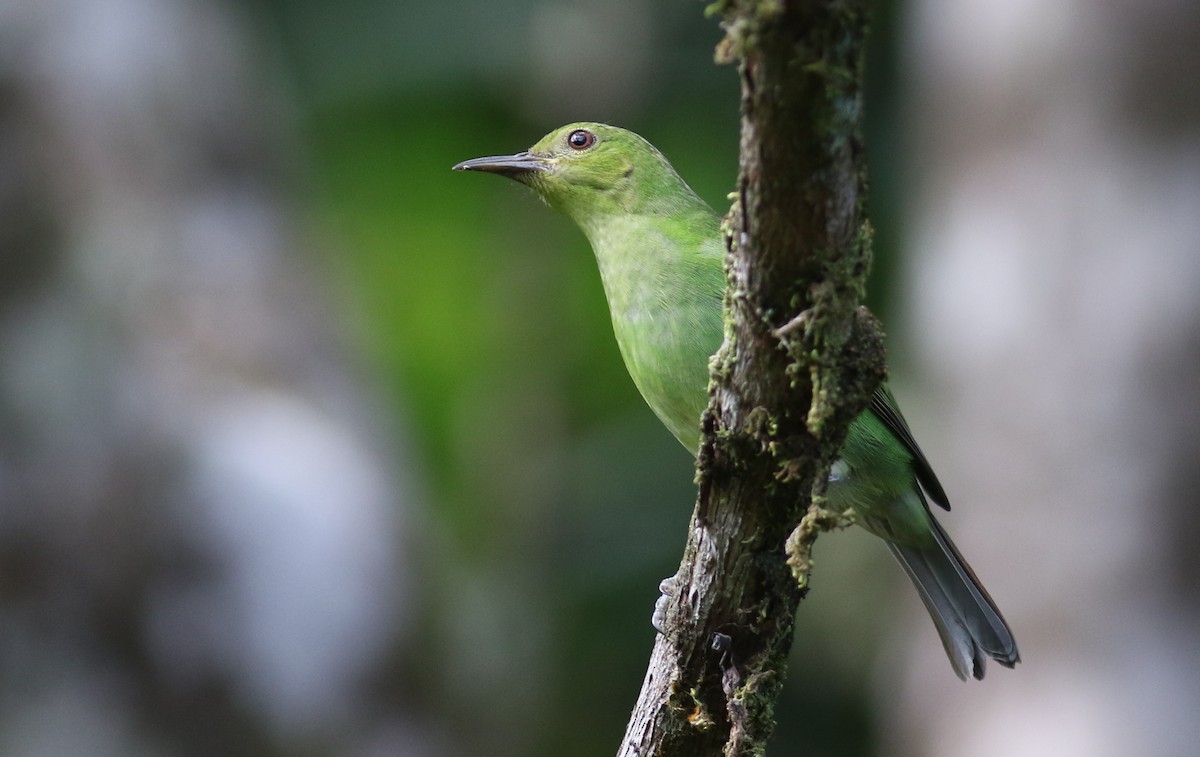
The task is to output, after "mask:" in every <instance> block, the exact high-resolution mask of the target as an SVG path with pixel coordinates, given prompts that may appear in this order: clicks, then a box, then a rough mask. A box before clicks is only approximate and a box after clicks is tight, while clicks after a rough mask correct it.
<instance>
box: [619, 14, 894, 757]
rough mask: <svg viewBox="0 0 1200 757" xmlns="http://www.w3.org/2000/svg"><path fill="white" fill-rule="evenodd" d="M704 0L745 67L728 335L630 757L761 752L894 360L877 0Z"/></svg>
mask: <svg viewBox="0 0 1200 757" xmlns="http://www.w3.org/2000/svg"><path fill="white" fill-rule="evenodd" d="M708 12H709V13H711V14H714V15H720V16H721V17H722V22H721V23H722V26H723V28H724V29H725V32H726V35H725V38H724V40H723V41H722V42H721V44H720V45H719V46H718V48H717V59H718V61H719V62H736V63H737V65H738V69H739V72H740V74H741V81H742V100H741V113H742V126H741V161H740V171H739V177H738V188H737V193H736V195H735V198H736V199H735V201H734V204H733V207H732V208H731V210H730V212H729V215H728V216H727V217H726V220H725V223H724V225H723V229H724V231H725V235H726V245H727V250H728V255H727V267H726V271H727V274H728V279H729V287H728V292H727V295H726V330H725V343H724V345H723V346H722V347H721V349H720V351H719V352H718V353H717V355H716V356H715V357H714V359H713V379H712V384H711V387H710V389H711V398H710V403H709V408H708V411H707V412H706V413H705V416H704V429H705V438H704V442H703V445H702V447H701V450H700V456H699V461H698V463H697V480H698V482H699V490H700V491H699V497H698V501H697V503H696V509H695V512H694V513H693V516H692V522H691V528H690V531H689V535H688V542H687V547H686V548H685V552H684V557H683V561H682V563H681V564H680V568H679V573H678V575H677V579H676V589H675V591H674V593H673V595H672V597H671V599H670V602H669V606H668V607H667V612H666V617H665V630H666V633H665V634H664V635H663V636H660V637H659V638H658V640H657V641H656V643H655V647H654V652H653V654H652V657H651V660H650V667H649V670H648V671H647V674H646V679H645V682H644V684H643V688H642V692H641V695H640V697H639V700H638V703H637V706H636V708H635V710H634V712H633V715H632V718H631V720H630V722H629V727H628V730H627V732H626V734H625V738H624V740H623V741H622V744H621V749H620V752H619V755H621V756H622V757H635V756H636V757H650V755H658V756H660V757H668V756H670V757H679V756H683V755H687V756H689V757H690V756H697V757H698V756H700V755H722V754H723V755H727V756H729V757H733V756H735V755H760V754H762V753H763V751H764V749H765V744H766V742H767V739H768V738H769V737H770V735H771V733H772V731H773V729H774V715H773V710H774V704H775V701H776V699H777V697H778V694H779V690H780V687H781V685H782V682H783V680H784V673H785V666H786V661H787V656H788V652H789V650H790V649H791V646H792V635H793V625H794V617H795V612H796V608H797V606H798V605H799V603H800V600H801V599H802V598H803V596H804V594H805V593H806V592H807V590H808V589H807V586H808V573H809V570H810V567H811V547H812V543H813V541H815V539H816V536H817V534H819V533H820V532H821V531H823V530H828V529H829V528H833V527H837V526H839V525H842V524H844V520H843V519H842V518H840V517H838V514H834V513H828V512H826V511H824V510H821V509H820V508H819V507H818V506H814V505H813V498H814V494H815V495H817V496H818V497H819V495H820V494H821V492H822V491H823V490H824V485H825V481H826V480H827V478H828V471H829V466H830V464H831V463H832V461H833V460H834V459H835V457H836V455H837V453H838V450H839V449H840V447H841V445H842V442H843V440H844V438H845V434H846V430H847V428H848V426H849V424H850V421H851V420H852V419H853V418H854V417H855V416H857V415H858V413H859V412H861V411H862V410H863V409H864V408H865V407H866V406H867V404H868V402H869V399H870V395H871V392H872V391H873V390H874V389H875V387H876V386H877V385H878V383H879V382H880V381H881V380H882V378H883V374H884V354H883V347H882V337H881V335H880V331H879V328H878V325H877V324H876V322H875V321H874V319H873V318H872V317H871V316H870V315H869V314H868V313H867V312H866V311H865V310H863V309H862V308H861V307H860V305H859V303H860V302H861V299H862V294H863V287H864V284H865V281H866V276H867V272H868V269H869V267H870V246H871V229H870V225H869V223H868V222H867V218H866V212H865V204H866V166H865V158H864V152H863V148H862V138H861V133H860V128H861V123H860V121H861V114H862V100H861V91H862V68H863V49H864V44H865V37H866V26H867V13H866V4H865V2H861V1H860V0H850V1H848V2H837V1H835V0H820V1H818V0H810V1H808V2H803V1H797V0H722V1H721V2H718V3H715V4H714V5H712V6H710V7H709V9H708Z"/></svg>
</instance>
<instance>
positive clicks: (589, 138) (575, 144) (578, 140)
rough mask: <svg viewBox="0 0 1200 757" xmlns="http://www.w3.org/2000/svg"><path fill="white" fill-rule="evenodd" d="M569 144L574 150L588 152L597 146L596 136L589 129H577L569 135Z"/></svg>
mask: <svg viewBox="0 0 1200 757" xmlns="http://www.w3.org/2000/svg"><path fill="white" fill-rule="evenodd" d="M567 144H569V145H570V146H571V149H573V150H586V149H588V148H589V147H591V146H592V145H594V144H596V135H595V134H593V133H591V132H590V131H588V130H587V129H576V130H575V131H573V132H571V133H570V134H569V135H567Z"/></svg>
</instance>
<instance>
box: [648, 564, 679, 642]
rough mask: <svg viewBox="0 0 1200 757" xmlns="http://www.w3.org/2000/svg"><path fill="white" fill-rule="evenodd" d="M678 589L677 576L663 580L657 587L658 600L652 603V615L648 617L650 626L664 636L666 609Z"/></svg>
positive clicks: (665, 633)
mask: <svg viewBox="0 0 1200 757" xmlns="http://www.w3.org/2000/svg"><path fill="white" fill-rule="evenodd" d="M678 589H679V576H677V575H675V576H671V577H670V578H664V579H663V580H662V582H661V583H659V585H658V591H659V592H660V596H659V598H658V599H657V600H656V601H655V602H654V614H653V615H651V616H650V625H652V626H654V630H655V631H658V632H659V633H661V634H662V635H664V636H666V635H667V632H666V630H665V629H666V627H667V609H668V608H669V607H670V605H671V600H672V599H674V598H675V592H676V591H677V590H678Z"/></svg>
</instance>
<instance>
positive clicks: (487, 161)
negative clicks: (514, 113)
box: [453, 152, 547, 176]
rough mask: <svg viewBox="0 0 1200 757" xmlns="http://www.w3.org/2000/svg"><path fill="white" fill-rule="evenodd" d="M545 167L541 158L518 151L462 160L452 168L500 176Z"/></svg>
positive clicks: (543, 169) (542, 169)
mask: <svg viewBox="0 0 1200 757" xmlns="http://www.w3.org/2000/svg"><path fill="white" fill-rule="evenodd" d="M546 168H547V165H546V162H545V161H544V160H543V159H542V158H539V157H537V156H535V155H530V154H529V153H528V152H519V153H517V154H516V155H493V156H492V157H489V158H472V159H471V160H464V161H463V162H462V163H459V164H458V165H456V166H455V167H454V169H453V170H455V171H483V172H484V173H498V174H500V175H502V176H516V175H518V174H523V173H529V172H530V171H545V170H546Z"/></svg>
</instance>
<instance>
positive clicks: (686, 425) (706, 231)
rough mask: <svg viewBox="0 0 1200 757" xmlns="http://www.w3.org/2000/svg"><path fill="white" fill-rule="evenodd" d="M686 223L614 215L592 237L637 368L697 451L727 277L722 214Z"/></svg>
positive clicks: (620, 338)
mask: <svg viewBox="0 0 1200 757" xmlns="http://www.w3.org/2000/svg"><path fill="white" fill-rule="evenodd" d="M686 223H687V222H686V221H684V220H672V221H667V220H665V219H648V218H645V217H639V216H630V217H625V218H610V219H608V221H607V222H606V223H604V224H601V225H598V226H597V228H594V229H589V230H588V232H589V233H588V236H589V238H590V239H591V242H592V247H593V248H594V250H595V252H596V259H597V261H598V263H599V266H600V274H601V278H602V279H603V281H604V291H605V294H606V295H607V297H608V303H609V309H610V311H611V313H612V321H613V331H614V332H615V334H616V337H617V344H618V346H619V347H620V349H621V356H622V357H623V358H624V359H625V365H626V367H627V368H628V369H629V374H630V376H631V377H632V378H633V381H634V383H635V384H636V385H637V387H638V390H639V391H641V393H642V396H643V397H644V398H645V399H646V402H647V403H648V404H649V405H650V407H651V408H652V409H653V410H654V412H655V414H656V415H658V417H659V419H660V420H662V422H663V424H664V425H666V427H667V428H668V429H669V430H670V431H671V433H672V434H674V435H675V437H676V438H677V439H679V441H680V442H681V443H682V444H683V445H684V446H685V447H687V448H688V450H689V451H691V452H692V453H693V454H694V453H695V452H696V450H697V449H698V447H699V443H700V414H701V413H702V412H703V410H704V407H705V405H707V403H708V375H709V369H708V362H709V357H710V356H711V355H712V354H713V353H714V352H716V351H717V348H718V347H720V346H721V339H722V332H723V315H722V304H721V302H722V298H723V296H724V289H725V275H724V269H723V266H722V260H723V255H724V252H723V247H722V245H721V241H720V236H719V234H717V233H716V223H715V220H713V219H710V218H704V217H699V218H696V219H694V223H693V224H692V225H691V226H688V225H686Z"/></svg>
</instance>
